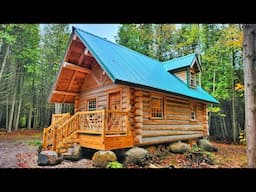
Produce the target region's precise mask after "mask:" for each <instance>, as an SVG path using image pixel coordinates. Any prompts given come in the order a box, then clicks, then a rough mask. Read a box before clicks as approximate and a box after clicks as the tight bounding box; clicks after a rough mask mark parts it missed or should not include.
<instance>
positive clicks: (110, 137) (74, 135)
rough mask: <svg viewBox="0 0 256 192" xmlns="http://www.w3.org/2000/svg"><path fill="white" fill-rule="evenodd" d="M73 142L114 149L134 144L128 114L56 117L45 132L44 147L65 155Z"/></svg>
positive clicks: (113, 112)
mask: <svg viewBox="0 0 256 192" xmlns="http://www.w3.org/2000/svg"><path fill="white" fill-rule="evenodd" d="M70 143H79V144H80V145H81V146H82V147H87V148H92V149H98V150H113V149H120V148H128V147H132V146H133V145H134V142H133V136H132V132H131V128H130V124H129V121H128V112H127V111H119V110H106V109H103V110H96V111H84V112H77V113H75V114H74V115H73V116H70V114H69V113H66V114H54V115H53V116H52V124H51V125H50V126H49V127H48V128H45V129H44V135H43V148H44V149H45V150H46V149H50V150H54V151H58V152H63V151H61V149H65V148H66V147H67V145H68V144H70Z"/></svg>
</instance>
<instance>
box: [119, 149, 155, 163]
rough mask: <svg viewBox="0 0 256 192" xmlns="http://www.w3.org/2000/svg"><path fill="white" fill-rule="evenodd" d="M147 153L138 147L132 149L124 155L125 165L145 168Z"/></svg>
mask: <svg viewBox="0 0 256 192" xmlns="http://www.w3.org/2000/svg"><path fill="white" fill-rule="evenodd" d="M149 156H150V155H149V153H148V151H147V150H146V149H143V148H140V147H133V148H131V149H129V150H128V151H127V152H126V153H125V161H124V163H125V164H130V163H131V164H135V165H138V166H145V165H147V164H148V162H147V160H148V159H149Z"/></svg>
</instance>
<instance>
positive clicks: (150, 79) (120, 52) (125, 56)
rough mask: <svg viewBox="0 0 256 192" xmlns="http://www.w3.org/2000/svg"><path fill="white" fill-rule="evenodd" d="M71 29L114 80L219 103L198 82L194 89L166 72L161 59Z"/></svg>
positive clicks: (76, 29) (79, 30)
mask: <svg viewBox="0 0 256 192" xmlns="http://www.w3.org/2000/svg"><path fill="white" fill-rule="evenodd" d="M73 30H74V32H75V33H76V34H77V35H78V37H79V38H80V39H81V41H82V42H83V43H84V44H85V46H86V47H87V48H88V49H89V51H90V52H91V53H92V54H93V56H94V57H95V59H96V60H97V62H98V63H99V64H100V65H101V67H102V68H103V69H104V70H105V71H106V73H107V74H108V76H109V77H110V78H111V79H112V80H113V81H114V82H115V83H124V84H132V85H134V86H138V87H145V88H153V89H155V90H159V91H164V92H169V93H174V94H178V95H182V96H186V97H191V98H194V99H199V100H203V101H206V102H211V103H218V101H217V100H216V99H215V98H213V97H212V96H211V95H209V94H208V93H207V92H206V91H204V90H203V89H202V88H200V87H199V86H197V88H196V89H192V88H189V87H188V86H187V85H186V84H185V83H184V82H183V81H181V80H179V79H178V78H177V77H175V76H174V75H172V74H170V73H168V72H167V71H166V70H165V69H164V67H163V65H162V62H160V61H158V60H155V59H152V58H150V57H148V56H145V55H143V54H140V53H138V52H136V51H133V50H131V49H129V48H127V47H124V46H121V45H119V44H115V43H113V42H110V41H108V40H106V39H103V38H100V37H98V36H95V35H93V34H90V33H88V32H85V31H83V30H81V29H78V28H74V27H73Z"/></svg>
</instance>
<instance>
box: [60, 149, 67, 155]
mask: <svg viewBox="0 0 256 192" xmlns="http://www.w3.org/2000/svg"><path fill="white" fill-rule="evenodd" d="M59 152H60V153H62V154H63V153H66V152H67V149H64V148H61V149H59Z"/></svg>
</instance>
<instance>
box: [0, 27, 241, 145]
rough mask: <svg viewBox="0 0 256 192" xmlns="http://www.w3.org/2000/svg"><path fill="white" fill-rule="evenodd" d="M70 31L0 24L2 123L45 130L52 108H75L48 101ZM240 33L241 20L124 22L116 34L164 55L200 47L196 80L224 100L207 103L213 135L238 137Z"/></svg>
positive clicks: (59, 110) (140, 49)
mask: <svg viewBox="0 0 256 192" xmlns="http://www.w3.org/2000/svg"><path fill="white" fill-rule="evenodd" d="M70 33H71V25H69V24H44V25H40V24H1V25H0V128H1V129H6V130H8V132H11V131H13V130H18V129H23V128H28V129H40V130H42V129H43V128H44V127H47V126H49V124H50V120H51V115H52V114H53V113H64V112H68V111H70V112H72V110H73V106H72V105H67V104H50V103H48V96H49V93H50V90H51V88H52V85H53V82H54V80H55V78H56V74H57V73H58V70H59V65H60V64H61V62H62V59H63V57H64V54H65V49H66V47H67V44H68V38H69V35H70ZM242 37H243V33H242V28H241V26H240V25H238V24H179V25H175V24H122V25H120V28H119V30H118V33H117V36H116V37H115V39H116V42H117V43H119V44H121V45H124V46H126V47H129V48H131V49H134V50H136V51H138V52H140V53H143V54H145V55H148V56H150V57H153V58H155V59H158V60H160V61H165V60H169V59H172V58H175V57H179V56H184V55H187V54H190V53H197V54H198V55H199V58H200V62H201V65H202V70H203V71H202V73H201V74H199V76H198V77H197V80H198V84H199V85H201V86H202V87H203V88H204V89H205V90H206V91H207V92H209V93H210V94H212V95H213V96H214V97H215V98H216V99H218V100H219V102H220V104H219V105H209V106H208V111H209V124H210V127H209V130H210V137H211V139H212V140H216V141H225V142H234V143H239V141H240V140H239V136H240V134H241V133H244V124H245V115H244V114H245V110H244V86H243V84H244V83H243V82H244V75H243V67H244V66H243V59H242V58H243V57H242V42H243V38H242ZM240 138H241V137H240Z"/></svg>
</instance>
